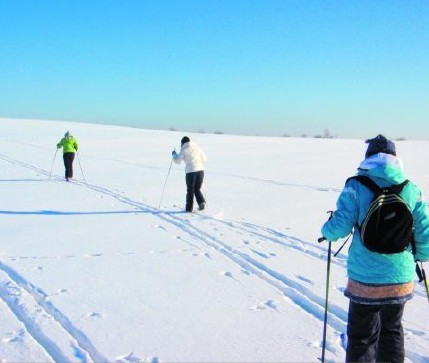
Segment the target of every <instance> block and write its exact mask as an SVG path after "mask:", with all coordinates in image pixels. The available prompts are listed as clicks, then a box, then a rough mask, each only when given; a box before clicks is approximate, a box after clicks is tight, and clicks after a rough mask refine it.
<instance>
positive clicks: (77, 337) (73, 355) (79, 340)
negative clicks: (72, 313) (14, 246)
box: [0, 261, 108, 363]
mask: <svg viewBox="0 0 429 363" xmlns="http://www.w3.org/2000/svg"><path fill="white" fill-rule="evenodd" d="M0 298H1V299H2V300H3V301H4V302H5V303H6V305H7V306H8V307H9V309H10V310H11V312H12V313H13V314H14V315H15V316H16V318H17V319H18V320H19V321H21V322H22V323H23V325H24V326H25V329H26V331H27V332H28V334H29V335H30V336H31V337H32V338H33V339H34V340H35V341H36V342H37V343H38V344H39V345H40V346H41V347H42V349H43V350H44V351H45V352H46V354H47V356H48V357H50V358H51V359H52V360H53V361H55V362H69V361H78V362H84V363H86V362H107V361H108V360H107V359H106V358H105V357H104V356H103V355H102V354H100V353H99V352H98V351H97V349H96V348H95V347H94V346H93V345H92V343H91V341H90V340H89V339H88V338H87V337H86V336H85V334H84V333H83V332H82V331H80V330H79V329H78V328H76V327H75V326H74V325H73V323H72V322H71V321H70V320H69V319H68V318H67V316H65V315H64V314H63V313H61V311H59V310H58V309H57V308H56V307H55V306H54V305H53V304H52V303H51V302H50V301H49V296H48V295H47V294H46V293H45V292H44V291H43V290H41V289H40V288H38V287H36V286H34V285H33V284H31V283H30V282H28V281H27V280H25V279H24V278H23V277H22V276H20V275H19V274H18V273H17V272H16V271H15V270H13V269H12V268H11V267H9V266H8V265H6V264H4V263H3V262H1V261H0ZM50 335H51V336H52V337H53V338H50Z"/></svg>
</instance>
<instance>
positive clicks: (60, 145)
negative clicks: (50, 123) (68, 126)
mask: <svg viewBox="0 0 429 363" xmlns="http://www.w3.org/2000/svg"><path fill="white" fill-rule="evenodd" d="M63 140H64V139H61V140H60V142H59V143H58V144H57V149H60V148H61V147H62V146H63Z"/></svg>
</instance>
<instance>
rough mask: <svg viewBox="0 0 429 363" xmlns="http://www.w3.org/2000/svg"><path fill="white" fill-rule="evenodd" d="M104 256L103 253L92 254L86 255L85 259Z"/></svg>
mask: <svg viewBox="0 0 429 363" xmlns="http://www.w3.org/2000/svg"><path fill="white" fill-rule="evenodd" d="M101 256H103V255H102V254H101V253H92V254H86V255H84V257H101Z"/></svg>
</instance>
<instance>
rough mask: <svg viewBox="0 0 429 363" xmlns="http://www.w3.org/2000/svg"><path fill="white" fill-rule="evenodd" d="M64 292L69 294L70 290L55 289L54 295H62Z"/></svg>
mask: <svg viewBox="0 0 429 363" xmlns="http://www.w3.org/2000/svg"><path fill="white" fill-rule="evenodd" d="M64 294H70V290H68V289H60V290H57V291H56V292H55V293H54V296H57V295H64Z"/></svg>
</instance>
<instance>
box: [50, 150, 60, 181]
mask: <svg viewBox="0 0 429 363" xmlns="http://www.w3.org/2000/svg"><path fill="white" fill-rule="evenodd" d="M57 152H58V148H57V149H56V150H55V155H54V158H53V159H52V164H51V171H50V172H49V179H51V175H52V168H53V167H54V161H55V157H56V156H57Z"/></svg>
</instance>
